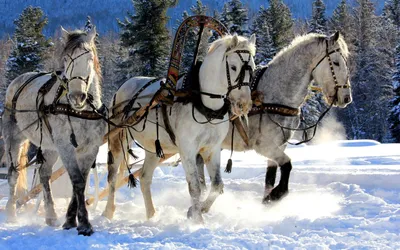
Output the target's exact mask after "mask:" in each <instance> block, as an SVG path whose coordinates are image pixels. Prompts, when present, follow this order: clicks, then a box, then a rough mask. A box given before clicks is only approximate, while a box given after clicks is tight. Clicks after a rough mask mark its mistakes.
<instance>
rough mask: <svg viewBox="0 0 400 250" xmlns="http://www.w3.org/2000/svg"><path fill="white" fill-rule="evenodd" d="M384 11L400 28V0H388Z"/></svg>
mask: <svg viewBox="0 0 400 250" xmlns="http://www.w3.org/2000/svg"><path fill="white" fill-rule="evenodd" d="M383 12H384V14H386V16H387V17H388V18H389V19H391V20H392V21H393V24H395V25H397V28H398V29H400V0H387V1H386V2H385V7H384V9H383Z"/></svg>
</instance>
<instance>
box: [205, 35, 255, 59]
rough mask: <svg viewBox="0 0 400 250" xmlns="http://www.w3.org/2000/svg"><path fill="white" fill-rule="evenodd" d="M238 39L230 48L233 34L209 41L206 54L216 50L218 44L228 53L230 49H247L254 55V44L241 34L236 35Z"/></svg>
mask: <svg viewBox="0 0 400 250" xmlns="http://www.w3.org/2000/svg"><path fill="white" fill-rule="evenodd" d="M237 37H238V39H239V43H238V44H237V45H236V46H234V47H232V48H231V44H232V39H233V36H232V35H226V36H224V37H222V38H220V39H218V40H216V41H214V42H212V43H211V45H210V48H209V50H208V54H211V53H213V52H214V51H216V50H217V49H218V48H219V47H220V46H224V47H225V48H226V50H227V51H226V53H227V54H229V53H230V52H231V51H235V50H241V49H243V50H249V51H250V53H251V55H252V56H255V53H256V47H255V45H254V44H252V43H250V41H249V40H248V39H247V38H245V37H243V36H237Z"/></svg>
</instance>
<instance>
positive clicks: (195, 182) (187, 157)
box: [180, 151, 203, 223]
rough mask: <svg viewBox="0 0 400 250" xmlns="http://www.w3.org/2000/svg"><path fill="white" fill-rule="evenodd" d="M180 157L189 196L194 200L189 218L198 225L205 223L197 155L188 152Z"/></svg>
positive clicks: (182, 153) (189, 211)
mask: <svg viewBox="0 0 400 250" xmlns="http://www.w3.org/2000/svg"><path fill="white" fill-rule="evenodd" d="M180 155H181V158H182V166H183V168H184V169H185V174H186V181H187V182H188V188H189V194H190V197H191V199H192V206H191V207H190V208H189V210H188V212H187V217H188V218H191V219H192V220H193V221H194V222H196V223H203V216H202V215H201V203H200V195H201V188H200V181H199V177H198V172H197V167H196V154H188V153H187V152H182V151H181V152H180Z"/></svg>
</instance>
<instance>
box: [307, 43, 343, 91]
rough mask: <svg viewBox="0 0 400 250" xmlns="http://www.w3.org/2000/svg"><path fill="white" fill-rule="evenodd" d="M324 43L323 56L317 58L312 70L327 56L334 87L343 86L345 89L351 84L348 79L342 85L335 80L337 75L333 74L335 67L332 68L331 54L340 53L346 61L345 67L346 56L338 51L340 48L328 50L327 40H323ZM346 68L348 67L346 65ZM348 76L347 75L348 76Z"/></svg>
mask: <svg viewBox="0 0 400 250" xmlns="http://www.w3.org/2000/svg"><path fill="white" fill-rule="evenodd" d="M325 44H326V49H325V56H324V57H323V58H321V60H319V62H318V63H317V64H316V66H315V67H314V68H313V70H312V72H313V71H314V70H315V69H316V68H317V67H318V66H319V65H320V64H321V63H322V62H323V61H324V60H325V58H328V63H329V67H330V69H331V74H332V77H333V81H334V83H335V89H336V90H338V89H339V88H343V89H347V88H351V86H350V85H349V84H348V83H347V82H348V81H347V80H348V79H347V80H346V82H345V84H344V85H340V84H339V83H338V81H337V77H336V74H335V69H334V68H333V63H332V59H331V56H330V55H332V54H333V53H337V52H338V53H340V55H341V56H342V57H343V60H344V61H345V62H346V67H347V61H346V58H345V57H344V56H343V54H342V53H341V51H340V48H338V49H335V50H332V51H329V47H328V46H329V45H328V40H325ZM347 68H348V67H347ZM348 77H349V76H347V78H348Z"/></svg>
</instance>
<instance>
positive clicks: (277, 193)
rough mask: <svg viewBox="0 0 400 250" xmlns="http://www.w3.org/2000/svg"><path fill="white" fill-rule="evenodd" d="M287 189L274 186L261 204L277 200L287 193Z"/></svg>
mask: <svg viewBox="0 0 400 250" xmlns="http://www.w3.org/2000/svg"><path fill="white" fill-rule="evenodd" d="M288 193H289V191H288V190H280V189H278V188H274V189H273V190H272V191H271V193H269V194H268V195H267V196H265V197H264V199H263V201H262V203H263V204H271V203H273V202H276V201H279V200H280V199H282V198H283V197H285V196H286V195H288Z"/></svg>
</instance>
